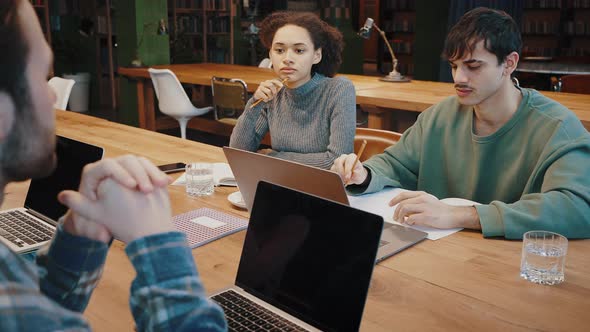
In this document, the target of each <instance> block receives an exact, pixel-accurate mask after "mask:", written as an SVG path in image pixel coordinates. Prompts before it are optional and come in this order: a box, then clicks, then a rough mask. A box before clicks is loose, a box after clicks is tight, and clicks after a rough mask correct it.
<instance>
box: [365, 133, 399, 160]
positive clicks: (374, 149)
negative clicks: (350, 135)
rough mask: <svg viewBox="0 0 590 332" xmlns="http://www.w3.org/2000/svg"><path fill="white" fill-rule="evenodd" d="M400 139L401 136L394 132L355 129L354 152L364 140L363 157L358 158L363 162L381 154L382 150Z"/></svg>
mask: <svg viewBox="0 0 590 332" xmlns="http://www.w3.org/2000/svg"><path fill="white" fill-rule="evenodd" d="M401 137H402V134H400V133H396V132H394V131H389V130H382V129H371V128H356V134H355V136H354V152H355V153H357V152H358V150H359V149H360V147H361V144H362V142H363V140H366V141H367V146H366V147H365V151H364V152H363V155H362V156H361V157H360V158H359V160H360V161H365V160H367V159H369V158H371V156H373V155H376V154H379V153H382V152H383V150H385V149H386V148H388V147H389V146H391V145H393V144H395V143H397V142H398V141H399V139H400V138H401Z"/></svg>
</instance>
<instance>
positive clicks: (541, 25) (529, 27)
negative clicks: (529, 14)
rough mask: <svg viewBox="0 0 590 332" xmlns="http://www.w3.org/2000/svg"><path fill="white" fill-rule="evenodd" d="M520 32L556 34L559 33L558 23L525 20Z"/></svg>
mask: <svg viewBox="0 0 590 332" xmlns="http://www.w3.org/2000/svg"><path fill="white" fill-rule="evenodd" d="M521 30H522V32H523V33H531V34H532V33H534V34H544V35H548V34H557V33H559V22H555V21H534V20H525V21H524V22H523V23H522V27H521Z"/></svg>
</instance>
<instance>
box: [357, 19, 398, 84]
mask: <svg viewBox="0 0 590 332" xmlns="http://www.w3.org/2000/svg"><path fill="white" fill-rule="evenodd" d="M372 28H375V30H377V31H378V32H379V34H380V35H381V37H382V38H383V40H384V41H385V45H387V49H388V50H389V53H390V54H391V62H392V64H393V67H392V68H393V70H392V71H391V72H390V73H389V74H388V75H387V76H384V77H381V78H380V79H379V80H380V81H385V82H398V83H401V82H409V81H410V79H409V78H407V77H405V76H403V75H402V74H400V73H399V72H398V71H397V58H396V57H395V54H394V53H393V49H392V48H391V45H390V44H389V41H388V40H387V37H386V36H385V32H383V30H381V29H379V27H378V26H377V24H374V22H373V19H372V18H370V17H367V20H366V21H365V25H364V26H363V27H362V28H361V29H360V30H359V33H358V35H359V36H361V38H364V39H369V37H370V36H371V29H372Z"/></svg>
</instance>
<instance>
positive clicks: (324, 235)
mask: <svg viewBox="0 0 590 332" xmlns="http://www.w3.org/2000/svg"><path fill="white" fill-rule="evenodd" d="M382 227H383V219H382V218H381V217H380V216H377V215H374V214H370V213H368V212H364V211H361V210H356V209H354V208H351V207H349V206H346V205H342V204H340V203H336V202H332V201H328V200H325V199H321V198H318V197H316V196H311V195H309V194H305V193H302V192H298V191H295V190H292V189H287V188H284V187H280V186H277V185H272V184H269V183H266V182H263V181H261V182H260V183H259V184H258V188H257V191H256V197H255V202H254V206H253V211H252V215H251V217H250V223H249V226H248V231H247V234H246V240H245V242H244V249H243V251H242V256H241V259H240V265H239V268H238V274H237V277H236V285H238V286H239V287H241V288H243V289H244V290H245V291H247V292H249V293H251V294H253V295H255V296H256V297H258V298H261V299H262V300H264V301H266V302H268V303H270V304H272V305H274V306H276V307H278V308H280V309H282V310H284V311H286V312H288V313H289V314H291V315H293V316H295V317H297V318H299V319H301V320H303V321H305V322H307V323H309V324H311V325H313V326H316V327H317V328H320V329H322V330H328V331H331V330H339V331H340V330H358V328H359V326H360V322H361V318H362V313H363V309H364V305H365V300H366V296H367V292H368V288H369V282H370V279H371V274H372V271H373V267H374V264H375V256H376V253H377V247H378V244H379V238H380V236H381V230H382Z"/></svg>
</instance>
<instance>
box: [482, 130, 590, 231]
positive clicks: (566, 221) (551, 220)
mask: <svg viewBox="0 0 590 332" xmlns="http://www.w3.org/2000/svg"><path fill="white" fill-rule="evenodd" d="M589 165H590V138H589V137H588V136H587V135H586V136H582V137H580V138H578V139H576V140H574V141H571V143H569V144H567V145H565V146H563V147H561V148H559V149H557V150H555V151H553V152H552V153H551V155H549V156H548V158H546V159H545V160H544V161H543V162H542V163H541V164H540V165H539V167H538V168H537V169H536V170H535V173H534V174H533V178H532V179H531V183H530V185H531V186H533V187H534V186H535V182H536V183H541V190H540V192H537V193H534V192H531V193H525V194H524V195H523V196H522V197H521V199H520V200H518V201H516V202H514V203H512V204H506V203H503V202H500V201H493V202H491V203H490V204H488V205H480V206H476V209H477V213H478V214H479V218H480V223H481V226H482V232H483V235H484V236H486V237H490V236H504V237H506V238H508V239H521V238H522V235H523V234H524V233H525V232H527V231H529V230H537V229H538V230H548V231H553V232H556V233H560V234H562V235H564V236H566V237H568V238H589V237H590V211H589V210H590V176H589V175H590V174H589V173H588V166H589Z"/></svg>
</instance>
